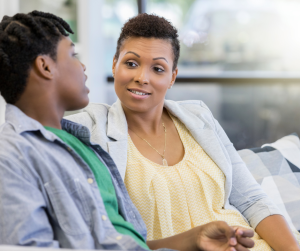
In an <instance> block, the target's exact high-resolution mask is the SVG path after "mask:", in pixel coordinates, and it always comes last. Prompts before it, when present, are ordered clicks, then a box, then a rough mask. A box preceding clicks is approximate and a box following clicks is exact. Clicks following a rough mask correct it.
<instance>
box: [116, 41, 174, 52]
mask: <svg viewBox="0 0 300 251" xmlns="http://www.w3.org/2000/svg"><path fill="white" fill-rule="evenodd" d="M128 51H134V52H140V53H142V54H147V53H151V54H153V53H159V54H163V55H165V56H168V57H172V55H173V51H172V45H171V42H170V41H169V40H166V39H159V38H145V37H130V38H127V39H126V40H125V41H124V42H123V43H122V47H121V51H120V52H121V54H123V55H125V54H126V53H127V52H128Z"/></svg>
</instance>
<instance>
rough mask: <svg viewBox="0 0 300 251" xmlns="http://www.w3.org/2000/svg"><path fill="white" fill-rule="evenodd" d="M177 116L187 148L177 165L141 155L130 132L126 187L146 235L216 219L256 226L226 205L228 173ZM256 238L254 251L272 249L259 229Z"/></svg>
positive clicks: (163, 233) (177, 230)
mask: <svg viewBox="0 0 300 251" xmlns="http://www.w3.org/2000/svg"><path fill="white" fill-rule="evenodd" d="M172 119H173V121H174V123H175V126H176V128H177V131H178V133H179V136H180V138H181V141H182V143H183V146H184V149H185V155H184V157H183V159H182V161H180V162H179V163H178V164H176V165H174V166H169V167H164V166H162V165H159V164H156V163H154V162H152V161H150V160H148V159H147V158H145V157H144V156H142V155H141V153H140V152H139V151H138V150H137V148H136V147H135V146H134V144H133V142H132V141H131V138H130V136H129V135H128V160H127V169H126V175H125V185H126V187H127V190H128V193H129V195H130V197H131V199H132V201H133V203H134V204H135V206H136V207H137V209H138V210H139V212H140V213H141V215H142V218H143V220H144V221H145V223H146V226H147V230H148V236H147V239H148V240H157V239H161V238H166V237H169V236H172V235H175V234H178V233H182V232H184V231H187V230H190V229H191V228H193V227H195V226H199V225H202V224H206V223H208V222H211V221H216V220H223V221H226V222H227V223H228V224H229V225H231V226H243V227H245V228H249V229H251V227H250V226H249V225H248V223H247V222H246V221H245V220H244V218H243V216H242V215H241V214H240V213H239V212H238V211H235V210H225V209H223V208H222V207H223V202H224V195H225V190H224V185H225V176H224V174H223V172H222V171H221V170H220V169H219V167H218V166H217V165H216V164H215V163H214V162H213V161H212V159H211V158H210V157H209V156H208V155H207V154H206V153H205V152H204V150H203V149H202V148H201V146H200V145H199V144H198V143H197V142H196V141H195V140H194V138H193V137H192V135H191V134H190V133H189V131H188V130H187V129H186V127H185V126H184V125H183V124H182V123H181V122H180V121H179V120H178V119H177V118H175V117H172ZM151 150H152V149H150V148H149V151H151ZM253 239H254V241H255V247H254V249H252V250H256V251H258V250H262V251H264V250H271V248H270V246H269V245H268V244H267V243H266V242H265V241H264V240H262V239H261V238H260V236H259V235H258V234H257V233H255V235H254V237H253Z"/></svg>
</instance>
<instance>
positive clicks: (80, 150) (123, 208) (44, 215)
mask: <svg viewBox="0 0 300 251" xmlns="http://www.w3.org/2000/svg"><path fill="white" fill-rule="evenodd" d="M66 31H67V32H69V33H73V32H72V30H71V29H70V27H69V26H68V24H67V23H66V22H65V21H63V20H62V19H61V18H59V17H57V16H54V15H52V14H49V13H42V12H38V11H33V12H31V13H29V14H17V15H15V16H13V17H7V16H5V17H4V18H3V20H2V22H1V23H0V91H1V94H2V95H3V97H4V98H5V100H6V102H7V103H8V105H7V110H6V123H5V124H4V125H3V126H2V127H0V245H24V246H39V247H55V248H58V247H59V248H74V249H105V250H107V249H110V250H149V249H158V248H171V249H178V250H214V251H217V250H226V251H228V250H240V251H242V250H247V248H248V247H252V246H253V241H252V240H251V239H249V238H248V237H251V236H252V235H253V232H252V231H249V230H245V229H236V228H232V227H229V226H228V225H227V224H226V223H225V222H213V223H209V224H206V225H203V226H199V227H196V228H194V229H193V230H191V231H188V232H185V233H183V234H179V235H176V236H173V237H170V238H167V239H163V240H158V241H150V242H147V243H146V241H145V237H146V228H145V225H144V223H143V221H142V219H141V216H140V215H139V213H138V211H137V209H136V208H135V207H134V205H133V204H132V202H131V200H130V198H129V196H128V194H127V192H126V189H125V186H124V184H123V182H122V179H121V177H120V174H119V173H118V171H117V168H116V166H115V164H114V162H113V160H112V159H111V157H110V156H109V154H108V153H107V152H105V151H104V150H103V149H102V148H101V147H100V146H99V145H97V144H93V143H91V142H90V132H89V131H88V129H87V128H86V127H84V126H82V125H79V124H76V123H73V122H70V121H67V120H63V119H62V118H63V114H64V112H65V111H69V110H76V109H80V108H83V107H85V106H86V105H87V104H88V101H89V100H88V92H89V90H88V88H87V87H86V86H85V81H86V79H87V76H86V75H85V74H84V72H85V66H84V65H83V64H82V63H81V62H80V61H79V60H78V59H77V58H76V53H75V49H74V44H73V43H72V41H71V40H70V39H69V38H68V34H67V32H66Z"/></svg>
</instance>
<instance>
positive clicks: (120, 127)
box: [107, 100, 128, 180]
mask: <svg viewBox="0 0 300 251" xmlns="http://www.w3.org/2000/svg"><path fill="white" fill-rule="evenodd" d="M127 134H128V126H127V121H126V117H125V114H124V111H123V108H122V105H121V102H120V100H117V102H116V103H114V104H113V105H112V106H111V108H110V109H109V113H108V119H107V136H108V137H109V138H111V139H112V140H115V141H110V142H107V149H108V153H109V154H110V156H111V157H112V158H113V160H114V162H115V164H116V165H117V167H118V170H119V172H120V175H121V177H122V179H123V180H124V179H125V173H126V165H127Z"/></svg>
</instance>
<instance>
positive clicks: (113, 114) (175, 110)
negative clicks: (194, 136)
mask: <svg viewBox="0 0 300 251" xmlns="http://www.w3.org/2000/svg"><path fill="white" fill-rule="evenodd" d="M164 107H165V108H166V109H167V110H168V111H169V112H170V113H171V114H172V115H174V116H175V117H177V118H179V119H180V121H181V122H182V123H183V124H185V126H186V127H187V129H188V130H189V131H191V132H192V131H195V130H199V129H203V128H204V126H205V122H204V121H203V120H201V119H199V117H197V116H196V115H194V114H193V113H192V112H191V111H189V110H188V109H186V108H185V107H184V106H182V105H180V103H178V102H175V101H172V100H165V103H164ZM107 123H108V125H107V136H108V137H110V138H112V139H114V140H116V141H122V140H127V134H128V125H127V121H126V117H125V113H124V111H123V108H122V105H121V101H120V100H119V99H118V100H117V101H116V102H115V103H114V104H113V105H112V106H111V107H110V110H109V113H108V121H107Z"/></svg>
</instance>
